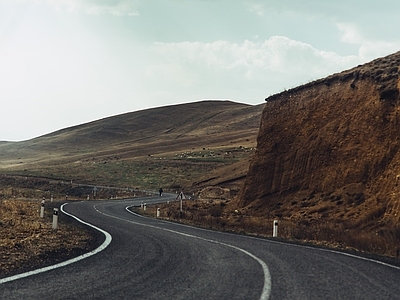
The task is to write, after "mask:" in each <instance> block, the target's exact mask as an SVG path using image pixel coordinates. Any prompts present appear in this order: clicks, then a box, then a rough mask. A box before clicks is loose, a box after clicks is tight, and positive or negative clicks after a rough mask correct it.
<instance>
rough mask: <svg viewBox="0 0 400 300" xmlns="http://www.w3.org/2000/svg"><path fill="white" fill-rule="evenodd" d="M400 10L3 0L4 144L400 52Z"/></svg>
mask: <svg viewBox="0 0 400 300" xmlns="http://www.w3.org/2000/svg"><path fill="white" fill-rule="evenodd" d="M399 15H400V6H399V5H398V3H397V0H380V1H373V0H335V1H331V0H301V1H300V0H0V101H1V108H0V140H3V141H4V140H6V141H19V140H26V139H31V138H34V137H37V136H40V135H43V134H46V133H49V132H52V131H55V130H58V129H62V128H65V127H70V126H73V125H77V124H82V123H86V122H89V121H92V120H96V119H100V118H104V117H107V116H112V115H116V114H120V113H125V112H131V111H136V110H141V109H146V108H151V107H157V106H165V105H172V104H178V103H186V102H193V101H198V100H202V99H230V100H233V101H237V102H242V103H248V104H260V103H263V102H264V99H265V98H266V97H268V96H269V95H271V94H274V93H277V92H280V91H282V90H285V89H289V88H292V87H295V86H297V85H300V84H303V83H307V82H309V81H312V80H315V79H318V78H322V77H326V76H327V75H330V74H332V73H335V72H340V71H342V70H345V69H348V68H351V67H354V66H356V65H358V64H361V63H365V62H368V61H370V60H372V59H375V58H378V57H381V56H385V55H388V54H391V53H394V52H396V51H399V50H400V34H399V32H398V29H399V28H400V18H399Z"/></svg>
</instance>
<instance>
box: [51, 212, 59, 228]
mask: <svg viewBox="0 0 400 300" xmlns="http://www.w3.org/2000/svg"><path fill="white" fill-rule="evenodd" d="M52 228H53V229H57V228H58V208H54V210H53V226H52Z"/></svg>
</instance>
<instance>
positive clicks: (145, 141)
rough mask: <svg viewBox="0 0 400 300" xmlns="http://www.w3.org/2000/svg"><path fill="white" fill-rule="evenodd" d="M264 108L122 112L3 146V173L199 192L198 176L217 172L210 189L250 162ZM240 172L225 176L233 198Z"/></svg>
mask: <svg viewBox="0 0 400 300" xmlns="http://www.w3.org/2000/svg"><path fill="white" fill-rule="evenodd" d="M262 108H263V104H261V105H257V106H252V105H247V104H241V103H235V102H232V101H200V102H194V103H188V104H181V105H174V106H166V107H160V108H153V109H148V110H142V111H137V112H131V113H126V114H122V115H118V116H114V117H109V118H105V119H101V120H98V121H94V122H90V123H87V124H82V125H79V126H74V127H70V128H66V129H63V130H60V131H56V132H53V133H51V134H47V135H44V136H40V137H38V138H34V139H31V140H27V141H22V142H2V143H1V144H0V172H1V173H3V174H4V173H7V174H18V175H24V176H25V175H28V176H39V177H46V178H57V179H61V180H74V181H79V182H86V183H92V184H104V185H106V184H112V185H116V186H135V187H140V188H153V189H158V187H159V186H161V185H162V186H166V187H168V186H171V185H173V186H177V187H181V188H182V187H186V188H188V187H190V186H191V185H192V183H193V182H194V181H196V182H198V183H197V187H198V188H201V187H202V186H204V184H203V185H202V184H200V183H199V180H198V179H199V178H201V177H202V176H204V175H206V176H207V174H208V173H210V172H214V173H213V174H214V175H213V177H214V182H215V180H216V182H225V181H227V180H228V179H225V176H226V174H225V172H222V173H221V172H218V171H216V170H218V169H219V168H223V167H225V166H226V165H230V164H233V163H237V162H238V161H239V160H242V158H243V159H245V161H246V162H247V158H248V157H249V156H250V155H251V154H252V152H251V151H250V150H248V149H251V148H253V147H254V146H255V143H256V140H255V139H256V135H257V132H258V128H259V121H260V116H261V112H262ZM206 152H207V153H206ZM232 153H236V155H235V154H232ZM160 159H162V162H160ZM199 166H201V167H199ZM238 166H239V167H238V168H240V172H239V173H238V174H239V175H238V176H237V177H235V175H233V176H232V173H230V174H229V182H230V183H231V185H230V186H231V188H234V189H236V191H237V190H238V188H239V185H240V184H241V181H242V180H243V174H244V173H245V172H246V171H247V167H248V164H247V163H245V164H243V162H242V163H239V165H238ZM133 170H134V171H133ZM152 171H157V172H152ZM133 172H135V174H136V175H135V174H133ZM151 173H155V174H151ZM176 173H179V175H177V174H176ZM139 177H140V178H139ZM180 178H181V179H182V180H181V179H180ZM215 178H220V179H215ZM236 181H237V182H236ZM232 182H235V184H234V185H233V186H232Z"/></svg>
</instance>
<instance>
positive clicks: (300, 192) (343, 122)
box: [237, 52, 400, 222]
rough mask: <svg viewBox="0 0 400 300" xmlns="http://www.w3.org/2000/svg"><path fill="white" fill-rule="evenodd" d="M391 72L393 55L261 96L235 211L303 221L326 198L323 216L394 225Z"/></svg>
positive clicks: (398, 123)
mask: <svg viewBox="0 0 400 300" xmlns="http://www.w3.org/2000/svg"><path fill="white" fill-rule="evenodd" d="M399 67H400V52H397V53H395V54H393V55H390V56H387V57H384V58H380V59H377V60H374V61H372V62H370V63H367V64H365V65H361V66H358V67H356V68H353V69H351V70H348V71H344V72H342V73H339V74H334V75H332V76H329V77H327V78H325V79H321V80H317V81H315V82H312V83H309V84H306V85H303V86H300V87H298V88H295V89H292V90H289V91H285V92H283V93H280V94H277V95H274V96H272V97H269V98H267V99H266V101H267V103H266V104H265V108H264V111H263V115H262V118H261V126H260V131H259V135H258V141H257V151H256V153H255V156H254V158H253V159H252V162H251V164H250V167H249V171H248V174H247V178H246V181H245V184H244V186H243V188H242V189H241V191H240V193H239V195H238V198H237V201H238V204H239V206H240V207H251V208H257V209H258V210H260V209H261V210H262V211H267V212H268V213H269V214H278V215H280V216H283V217H285V216H287V217H295V216H296V213H299V211H301V210H302V211H303V213H302V214H303V216H304V215H306V214H307V209H306V208H307V206H308V205H307V204H306V202H307V201H308V200H309V199H311V198H314V197H315V196H318V197H319V198H320V199H321V201H322V200H323V199H324V198H326V197H325V196H326V195H329V197H330V202H332V206H331V207H328V208H327V209H326V210H324V212H328V215H327V216H326V217H332V218H334V217H338V216H340V217H341V218H346V217H347V218H350V217H352V218H363V217H365V215H366V214H368V213H370V212H371V211H372V210H373V211H375V210H377V211H379V213H377V214H380V215H379V216H377V218H379V219H381V220H383V219H385V220H392V221H395V222H398V221H399V216H400V204H399V203H400V200H399V199H400V175H399V174H400V152H399V150H400V101H399V100H400V99H399V88H400V81H399ZM316 217H317V216H316ZM319 217H321V216H319Z"/></svg>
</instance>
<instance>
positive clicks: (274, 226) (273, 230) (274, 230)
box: [272, 220, 278, 237]
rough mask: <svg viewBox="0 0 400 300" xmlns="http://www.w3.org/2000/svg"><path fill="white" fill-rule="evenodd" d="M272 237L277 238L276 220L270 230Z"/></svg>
mask: <svg viewBox="0 0 400 300" xmlns="http://www.w3.org/2000/svg"><path fill="white" fill-rule="evenodd" d="M272 237H278V220H274V225H273V229H272Z"/></svg>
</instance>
